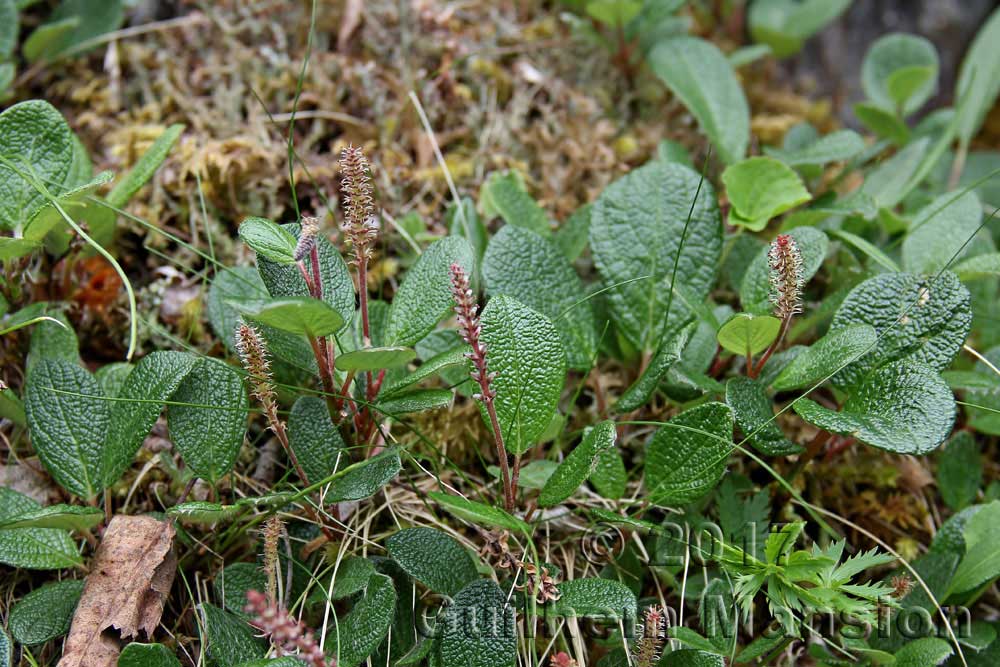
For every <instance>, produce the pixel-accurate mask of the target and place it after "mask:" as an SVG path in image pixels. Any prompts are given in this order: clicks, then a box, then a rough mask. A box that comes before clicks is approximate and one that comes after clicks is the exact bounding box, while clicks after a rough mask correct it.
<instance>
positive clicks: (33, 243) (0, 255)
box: [0, 0, 42, 262]
mask: <svg viewBox="0 0 1000 667" xmlns="http://www.w3.org/2000/svg"><path fill="white" fill-rule="evenodd" d="M0 1H2V0H0ZM41 247H42V242H41V241H38V240H36V239H23V238H22V239H15V238H11V237H9V236H4V237H0V262H5V261H8V260H12V259H20V258H21V257H27V256H28V255H30V254H31V253H33V252H34V251H35V250H38V249H39V248H41Z"/></svg>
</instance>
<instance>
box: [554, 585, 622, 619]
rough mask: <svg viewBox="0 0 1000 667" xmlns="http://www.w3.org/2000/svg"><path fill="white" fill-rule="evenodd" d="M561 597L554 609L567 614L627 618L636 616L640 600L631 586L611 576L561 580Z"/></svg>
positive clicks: (578, 616) (555, 612) (571, 615)
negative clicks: (606, 577) (629, 587)
mask: <svg viewBox="0 0 1000 667" xmlns="http://www.w3.org/2000/svg"><path fill="white" fill-rule="evenodd" d="M557 588H558V589H559V593H560V596H559V599H558V600H557V601H556V602H554V603H552V612H553V613H554V614H556V615H558V616H565V617H567V618H603V619H627V618H633V619H634V618H635V617H636V608H637V606H638V603H637V601H636V599H635V594H634V593H632V591H631V590H629V589H628V587H627V586H625V585H624V584H622V583H621V582H618V581H612V580H611V579H601V578H593V579H571V580H569V581H564V582H562V583H560V584H558V586H557Z"/></svg>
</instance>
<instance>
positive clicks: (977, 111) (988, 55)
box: [955, 9, 1000, 146]
mask: <svg viewBox="0 0 1000 667" xmlns="http://www.w3.org/2000/svg"><path fill="white" fill-rule="evenodd" d="M998 72H1000V9H998V10H994V11H993V13H992V14H990V17H989V19H987V20H986V22H985V23H984V24H983V26H982V27H981V28H980V29H979V32H977V33H976V38H975V39H974V40H972V45H971V46H970V47H969V50H968V51H966V53H965V58H963V59H962V67H961V68H960V69H959V73H958V83H957V84H956V86H955V99H956V100H962V104H961V105H960V107H959V109H958V115H959V120H958V137H959V140H960V141H961V143H962V144H963V145H966V146H967V145H968V144H969V142H970V141H971V140H972V138H973V137H974V136H976V134H977V133H978V132H979V128H980V127H982V125H983V121H984V120H985V119H986V114H987V113H988V112H989V110H990V109H992V108H993V104H994V102H996V99H997V94H1000V75H998Z"/></svg>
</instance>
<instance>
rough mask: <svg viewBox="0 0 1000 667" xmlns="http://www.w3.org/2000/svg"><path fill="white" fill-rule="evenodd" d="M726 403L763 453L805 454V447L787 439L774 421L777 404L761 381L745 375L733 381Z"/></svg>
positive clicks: (770, 454) (727, 392)
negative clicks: (803, 451) (802, 452)
mask: <svg viewBox="0 0 1000 667" xmlns="http://www.w3.org/2000/svg"><path fill="white" fill-rule="evenodd" d="M726 404H727V405H729V407H730V408H732V410H733V415H734V416H735V418H736V423H737V424H738V425H739V427H740V430H741V431H743V435H744V437H747V438H749V441H750V444H751V445H753V446H754V447H755V448H756V449H757V450H759V451H760V452H762V453H764V454H767V455H768V456H785V455H787V454H797V453H799V452H801V451H802V447H800V446H799V445H797V444H795V443H794V442H792V441H791V440H789V439H788V438H786V437H785V434H784V433H783V432H782V430H781V427H779V426H778V422H777V421H775V420H774V402H773V401H772V400H771V399H770V398H769V397H768V396H767V394H766V393H765V391H764V386H763V385H762V384H761V383H760V382H757V381H756V380H751V379H750V378H748V377H743V376H737V377H733V378H730V379H729V382H727V383H726ZM751 434H752V435H751Z"/></svg>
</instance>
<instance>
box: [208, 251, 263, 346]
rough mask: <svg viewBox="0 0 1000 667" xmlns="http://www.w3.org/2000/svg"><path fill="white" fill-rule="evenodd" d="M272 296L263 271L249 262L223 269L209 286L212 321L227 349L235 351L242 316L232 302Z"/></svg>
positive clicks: (209, 313)
mask: <svg viewBox="0 0 1000 667" xmlns="http://www.w3.org/2000/svg"><path fill="white" fill-rule="evenodd" d="M268 298H269V295H268V293H267V288H266V287H265V286H264V281H263V280H261V277H260V274H259V273H258V272H257V271H256V270H254V269H253V268H251V267H249V266H236V267H232V268H226V269H221V270H220V271H219V273H217V274H216V276H215V279H214V280H213V281H212V285H211V287H209V288H208V298H207V310H208V321H209V324H211V325H212V331H214V332H215V335H216V336H217V337H218V338H219V340H221V341H222V342H223V343H224V344H225V346H226V349H228V350H230V351H233V350H234V349H235V348H234V343H235V338H234V335H235V332H236V326H237V325H238V324H239V323H240V321H241V319H242V317H241V315H240V311H238V310H236V308H234V307H233V306H231V305H229V304H230V302H259V301H265V300H267V299H268Z"/></svg>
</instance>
